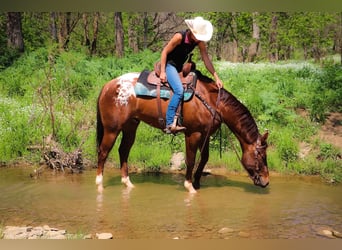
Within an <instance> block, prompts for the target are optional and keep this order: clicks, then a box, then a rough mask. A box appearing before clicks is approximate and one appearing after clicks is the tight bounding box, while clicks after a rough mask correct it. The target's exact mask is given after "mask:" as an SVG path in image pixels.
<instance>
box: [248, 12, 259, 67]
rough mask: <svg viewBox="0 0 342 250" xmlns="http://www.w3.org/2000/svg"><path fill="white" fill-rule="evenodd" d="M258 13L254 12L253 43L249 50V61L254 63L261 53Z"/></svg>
mask: <svg viewBox="0 0 342 250" xmlns="http://www.w3.org/2000/svg"><path fill="white" fill-rule="evenodd" d="M258 15H259V13H258V12H253V34H252V43H251V45H250V46H249V48H248V61H249V62H254V60H255V57H256V56H257V54H258V51H259V41H260V28H259V25H258V23H257V16H258Z"/></svg>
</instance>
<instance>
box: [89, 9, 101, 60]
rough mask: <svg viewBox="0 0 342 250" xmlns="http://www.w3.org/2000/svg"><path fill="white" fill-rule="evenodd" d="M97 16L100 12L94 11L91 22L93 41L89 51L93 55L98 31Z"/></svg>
mask: <svg viewBox="0 0 342 250" xmlns="http://www.w3.org/2000/svg"><path fill="white" fill-rule="evenodd" d="M99 17H100V12H95V13H94V22H93V35H94V37H93V42H92V43H91V51H90V54H91V55H94V54H95V53H96V45H97V36H98V33H99Z"/></svg>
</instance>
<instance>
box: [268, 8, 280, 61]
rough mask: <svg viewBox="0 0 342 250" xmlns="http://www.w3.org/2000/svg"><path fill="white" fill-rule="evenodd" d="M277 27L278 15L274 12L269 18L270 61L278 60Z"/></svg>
mask: <svg viewBox="0 0 342 250" xmlns="http://www.w3.org/2000/svg"><path fill="white" fill-rule="evenodd" d="M277 29H278V17H277V15H276V14H275V13H274V14H273V15H272V20H271V32H270V40H269V41H270V54H269V59H270V62H276V61H278V45H277Z"/></svg>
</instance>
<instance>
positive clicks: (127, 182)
mask: <svg viewBox="0 0 342 250" xmlns="http://www.w3.org/2000/svg"><path fill="white" fill-rule="evenodd" d="M121 183H123V184H124V185H125V186H126V187H127V188H134V185H133V184H132V182H131V181H130V180H129V176H127V177H121Z"/></svg>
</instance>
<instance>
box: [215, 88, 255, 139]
mask: <svg viewBox="0 0 342 250" xmlns="http://www.w3.org/2000/svg"><path fill="white" fill-rule="evenodd" d="M220 98H221V102H222V103H224V105H225V106H229V107H230V109H231V112H232V113H234V114H235V115H236V116H237V117H238V122H239V123H240V124H241V126H240V127H241V128H244V130H245V131H244V132H245V134H246V139H247V140H248V142H249V143H253V142H255V141H256V140H257V138H258V136H259V130H258V127H257V125H256V123H255V120H254V118H253V117H252V115H251V113H250V111H249V110H248V109H247V107H246V106H245V105H244V104H242V103H241V102H240V101H239V100H238V99H237V98H236V97H235V96H234V95H233V94H231V93H230V92H229V91H227V90H225V89H223V90H222V91H221V97H220ZM241 132H243V131H241Z"/></svg>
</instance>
